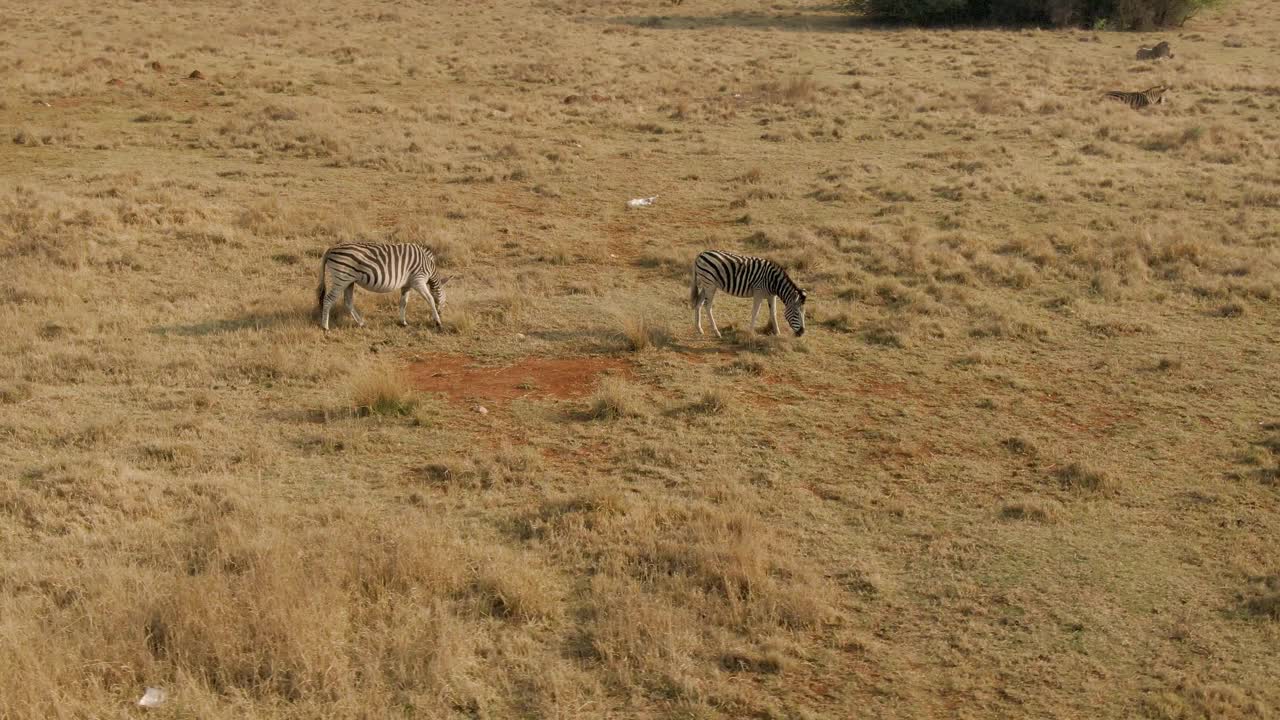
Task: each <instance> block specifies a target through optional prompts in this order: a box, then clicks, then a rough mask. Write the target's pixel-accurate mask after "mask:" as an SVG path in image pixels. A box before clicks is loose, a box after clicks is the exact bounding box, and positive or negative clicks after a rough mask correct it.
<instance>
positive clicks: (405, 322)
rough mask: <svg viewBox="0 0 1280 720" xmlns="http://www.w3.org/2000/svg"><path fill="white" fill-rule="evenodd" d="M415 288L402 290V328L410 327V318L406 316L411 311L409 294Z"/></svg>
mask: <svg viewBox="0 0 1280 720" xmlns="http://www.w3.org/2000/svg"><path fill="white" fill-rule="evenodd" d="M412 290H413V288H400V327H409V318H408V316H407V315H406V313H407V311H408V310H409V293H410V292H411V291H412Z"/></svg>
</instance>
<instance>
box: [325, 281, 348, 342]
mask: <svg viewBox="0 0 1280 720" xmlns="http://www.w3.org/2000/svg"><path fill="white" fill-rule="evenodd" d="M345 289H346V286H343V285H338V284H334V285H330V286H329V292H327V293H325V294H324V300H323V301H322V302H321V303H320V327H322V328H324V329H325V331H326V332H328V330H329V312H330V311H331V310H333V304H334V303H336V302H338V298H339V297H341V296H342V293H343V291H344V290H345Z"/></svg>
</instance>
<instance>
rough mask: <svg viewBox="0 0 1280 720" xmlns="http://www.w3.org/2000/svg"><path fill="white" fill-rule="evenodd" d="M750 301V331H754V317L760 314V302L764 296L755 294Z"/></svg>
mask: <svg viewBox="0 0 1280 720" xmlns="http://www.w3.org/2000/svg"><path fill="white" fill-rule="evenodd" d="M752 300H753V302H752V303H751V325H750V328H751V332H752V333H755V331H756V318H757V317H759V316H760V303H762V302H764V298H763V297H761V296H760V295H759V294H757V295H756V296H755V297H754V298H753V299H752Z"/></svg>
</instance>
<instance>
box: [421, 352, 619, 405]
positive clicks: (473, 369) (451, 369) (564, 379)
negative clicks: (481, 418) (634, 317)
mask: <svg viewBox="0 0 1280 720" xmlns="http://www.w3.org/2000/svg"><path fill="white" fill-rule="evenodd" d="M630 370H631V366H630V364H629V363H627V362H626V361H625V360H622V359H620V358H610V357H571V358H525V359H523V360H521V361H520V362H518V363H516V364H514V365H507V366H505V367H485V366H480V365H473V364H472V360H471V358H469V357H466V356H465V355H432V356H428V357H427V358H426V359H424V360H420V361H418V362H415V363H413V364H412V365H410V366H409V370H408V375H409V379H410V381H411V382H412V383H413V385H414V387H416V388H418V389H419V390H425V391H427V392H442V393H445V394H446V395H448V396H449V398H450V399H451V400H457V401H465V400H487V401H490V402H505V401H510V400H514V399H516V398H528V397H539V398H548V397H550V398H575V397H581V396H583V395H586V394H587V393H588V392H590V391H591V390H592V388H594V387H595V383H596V377H597V376H598V375H600V374H602V373H605V372H610V371H613V372H619V373H622V374H624V375H629V374H630Z"/></svg>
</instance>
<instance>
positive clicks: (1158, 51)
mask: <svg viewBox="0 0 1280 720" xmlns="http://www.w3.org/2000/svg"><path fill="white" fill-rule="evenodd" d="M1171 57H1173V50H1171V49H1170V48H1169V41H1168V40H1161V41H1160V42H1159V43H1158V44H1156V46H1155V47H1150V48H1149V47H1147V46H1145V45H1143V46H1141V47H1139V48H1138V59H1139V60H1159V59H1160V58H1171Z"/></svg>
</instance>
